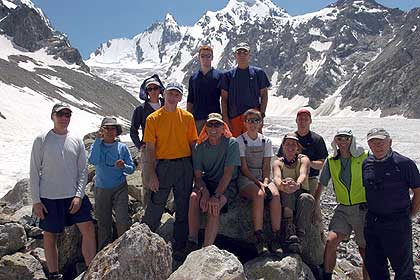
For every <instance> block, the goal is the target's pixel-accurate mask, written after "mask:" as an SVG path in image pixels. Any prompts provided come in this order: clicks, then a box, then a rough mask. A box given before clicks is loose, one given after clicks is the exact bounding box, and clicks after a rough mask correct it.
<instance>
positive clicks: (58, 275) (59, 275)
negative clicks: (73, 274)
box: [48, 272, 63, 280]
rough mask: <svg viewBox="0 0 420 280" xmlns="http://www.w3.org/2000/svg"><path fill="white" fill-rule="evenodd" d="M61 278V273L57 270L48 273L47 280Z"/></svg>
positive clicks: (58, 279)
mask: <svg viewBox="0 0 420 280" xmlns="http://www.w3.org/2000/svg"><path fill="white" fill-rule="evenodd" d="M60 279H63V274H60V273H58V272H52V273H48V280H60Z"/></svg>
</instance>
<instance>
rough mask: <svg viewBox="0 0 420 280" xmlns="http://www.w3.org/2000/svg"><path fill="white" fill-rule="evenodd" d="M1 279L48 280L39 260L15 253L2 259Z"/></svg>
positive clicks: (0, 261)
mask: <svg viewBox="0 0 420 280" xmlns="http://www.w3.org/2000/svg"><path fill="white" fill-rule="evenodd" d="M0 279H19V280H44V279H45V280H46V279H47V277H46V276H45V273H44V271H43V270H42V266H41V264H40V263H39V261H38V260H37V259H35V258H34V257H33V256H31V255H29V254H23V253H15V254H13V255H8V256H4V257H3V258H1V259H0Z"/></svg>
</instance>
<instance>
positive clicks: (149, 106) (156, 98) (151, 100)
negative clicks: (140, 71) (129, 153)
mask: <svg viewBox="0 0 420 280" xmlns="http://www.w3.org/2000/svg"><path fill="white" fill-rule="evenodd" d="M163 90H164V86H163V84H162V82H161V81H160V79H159V76H158V75H156V74H155V75H153V76H151V77H149V78H147V79H145V80H144V81H143V83H142V85H141V86H140V99H143V100H144V102H143V103H141V104H140V105H139V106H137V107H136V108H135V109H134V111H133V116H132V118H131V126H130V137H131V140H132V141H133V143H134V145H135V146H136V148H137V149H138V151H139V152H140V155H139V167H140V170H141V179H142V184H143V191H144V196H143V205H146V204H147V201H148V199H149V196H150V190H149V188H148V187H147V185H146V181H147V180H146V177H145V172H144V162H145V159H146V155H145V150H146V149H145V147H146V144H145V143H144V141H143V139H144V132H145V130H146V119H147V117H148V116H149V115H150V114H151V113H153V112H154V111H156V110H158V109H159V108H161V107H162V105H163V104H164V100H163V98H160V95H161V94H163ZM140 127H141V130H142V137H141V139H140V137H139V129H140Z"/></svg>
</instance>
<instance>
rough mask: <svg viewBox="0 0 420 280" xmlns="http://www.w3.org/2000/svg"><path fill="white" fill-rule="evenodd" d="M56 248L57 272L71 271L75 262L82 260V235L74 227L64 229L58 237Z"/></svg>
mask: <svg viewBox="0 0 420 280" xmlns="http://www.w3.org/2000/svg"><path fill="white" fill-rule="evenodd" d="M57 247H58V269H59V271H63V272H66V271H68V270H69V269H70V270H71V269H72V267H73V266H74V264H75V263H76V262H77V261H79V260H83V256H82V235H81V233H80V231H79V229H78V228H77V226H76V225H73V226H71V227H66V228H65V229H64V232H63V233H60V234H59V235H58V239H57Z"/></svg>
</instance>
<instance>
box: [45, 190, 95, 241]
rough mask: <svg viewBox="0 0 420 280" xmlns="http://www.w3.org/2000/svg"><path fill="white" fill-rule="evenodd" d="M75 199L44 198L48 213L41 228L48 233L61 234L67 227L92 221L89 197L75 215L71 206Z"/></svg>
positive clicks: (84, 198) (83, 200) (85, 198)
mask: <svg viewBox="0 0 420 280" xmlns="http://www.w3.org/2000/svg"><path fill="white" fill-rule="evenodd" d="M72 200H73V197H70V198H62V199H48V198H42V197H41V202H42V204H44V206H45V208H47V211H48V213H47V214H45V218H44V219H43V220H41V221H40V222H39V227H40V228H41V229H43V230H44V231H47V232H52V233H60V232H63V231H64V228H65V227H68V226H71V225H74V224H79V223H83V222H88V221H92V220H93V219H92V214H91V211H92V204H91V203H90V201H89V198H88V197H87V196H84V197H83V199H82V205H81V206H80V209H79V211H77V212H76V213H75V214H70V212H69V211H70V210H69V208H70V205H71V201H72Z"/></svg>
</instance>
